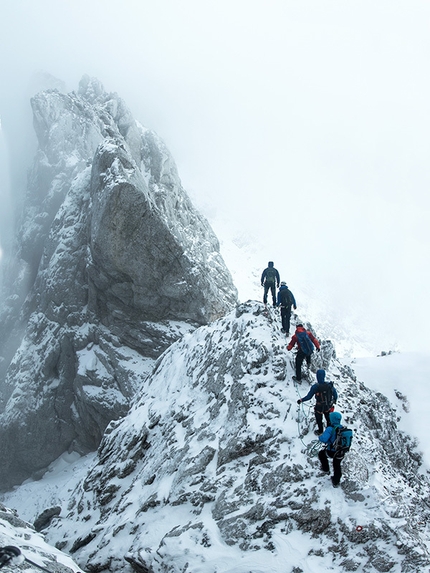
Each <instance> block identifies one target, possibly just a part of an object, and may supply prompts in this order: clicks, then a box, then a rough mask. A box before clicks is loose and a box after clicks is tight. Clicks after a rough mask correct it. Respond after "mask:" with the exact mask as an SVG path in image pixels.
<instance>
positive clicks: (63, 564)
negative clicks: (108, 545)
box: [0, 504, 81, 573]
mask: <svg viewBox="0 0 430 573" xmlns="http://www.w3.org/2000/svg"><path fill="white" fill-rule="evenodd" d="M0 526H1V528H0V556H1V558H2V559H3V556H4V550H5V549H6V555H10V557H11V560H10V561H8V562H7V564H6V565H4V566H3V568H2V569H3V571H5V573H7V572H8V571H49V572H50V573H79V572H81V569H80V568H79V567H78V565H77V564H76V563H75V562H74V561H73V560H72V559H71V558H70V557H69V556H68V555H66V554H64V553H62V552H61V551H59V550H58V549H56V548H55V547H52V546H49V545H48V543H46V541H45V540H44V539H43V536H42V535H41V534H40V533H38V532H37V531H36V529H35V528H34V527H33V526H32V525H31V524H30V523H27V522H26V521H24V520H22V519H21V518H20V517H19V515H18V514H17V513H16V511H12V510H10V509H8V508H7V507H5V506H4V505H2V504H0ZM8 549H9V551H8ZM10 549H12V553H11V552H10ZM14 553H15V555H16V556H13V554H14ZM5 562H6V561H5ZM0 563H1V564H2V565H3V563H4V562H3V561H0Z"/></svg>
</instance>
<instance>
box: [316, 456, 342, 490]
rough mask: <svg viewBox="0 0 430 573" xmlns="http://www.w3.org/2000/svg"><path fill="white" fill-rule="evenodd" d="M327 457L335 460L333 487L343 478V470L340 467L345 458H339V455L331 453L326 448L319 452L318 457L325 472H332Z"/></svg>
mask: <svg viewBox="0 0 430 573" xmlns="http://www.w3.org/2000/svg"><path fill="white" fill-rule="evenodd" d="M327 456H328V457H329V458H332V460H333V485H337V484H338V483H339V482H340V478H341V477H342V469H341V467H340V464H341V463H342V460H343V456H342V457H338V455H336V456H335V454H334V452H331V451H330V450H327V449H326V448H324V449H323V450H320V451H319V452H318V457H319V460H320V462H321V468H322V470H323V472H328V471H330V467H329V465H328V459H327Z"/></svg>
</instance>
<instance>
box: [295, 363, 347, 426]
mask: <svg viewBox="0 0 430 573" xmlns="http://www.w3.org/2000/svg"><path fill="white" fill-rule="evenodd" d="M313 396H315V408H314V412H315V421H316V423H317V426H318V429H317V430H316V431H315V433H316V434H317V435H320V434H322V433H323V430H324V429H323V416H324V417H325V419H326V422H327V426H329V425H330V410H331V409H332V408H333V406H334V404H336V402H337V391H336V388H335V387H334V386H333V382H326V380H325V370H323V369H322V368H320V369H319V370H317V382H316V384H313V385H312V386H311V388H310V390H309V392H308V393H307V394H306V396H305V397H304V398H300V399H299V400H297V404H301V403H302V402H307V401H308V400H310V399H311V398H312V397H313Z"/></svg>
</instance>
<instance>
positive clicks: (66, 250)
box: [0, 76, 237, 488]
mask: <svg viewBox="0 0 430 573" xmlns="http://www.w3.org/2000/svg"><path fill="white" fill-rule="evenodd" d="M32 107H33V114H34V127H35V131H36V134H37V137H38V141H39V149H38V151H37V155H36V158H35V161H34V165H33V168H32V170H31V172H30V176H29V183H28V192H27V198H26V202H25V205H24V211H23V214H22V221H21V227H20V230H19V233H18V235H17V239H16V252H15V257H14V259H13V260H11V261H10V264H9V266H8V270H7V272H6V273H5V277H6V287H7V289H6V290H7V292H6V293H5V295H6V296H5V303H4V305H3V307H2V311H1V314H0V326H1V328H0V458H1V459H2V460H3V463H2V464H1V465H0V484H1V487H2V488H7V487H10V486H11V485H13V484H15V483H19V482H21V481H22V480H24V479H26V478H27V477H29V476H30V475H32V474H33V473H34V472H38V471H41V470H43V468H46V467H47V465H49V463H50V462H51V461H53V460H54V459H55V458H57V457H58V456H59V455H60V454H61V453H63V452H64V451H67V450H76V451H78V452H87V451H89V450H94V449H96V448H97V446H98V444H99V443H100V440H101V437H102V435H103V432H104V430H105V428H106V426H107V425H108V424H109V422H110V421H111V420H115V419H119V418H121V417H122V416H124V415H125V414H126V413H127V411H128V409H129V407H130V404H131V401H132V399H133V397H134V395H135V393H136V391H137V389H139V390H140V388H141V387H142V384H143V382H144V379H145V377H146V375H147V374H148V373H149V372H150V370H151V368H152V364H153V361H154V360H155V359H157V357H158V356H160V354H162V352H163V351H164V350H165V349H166V348H168V346H170V345H171V344H172V343H173V342H174V341H175V340H177V339H178V338H180V337H181V336H182V335H183V334H184V333H185V332H189V331H190V330H193V329H194V328H196V327H197V326H198V325H201V324H206V323H208V322H210V321H213V320H215V319H217V318H219V317H220V316H222V315H224V314H225V312H227V311H228V310H229V309H231V308H232V307H233V306H235V304H236V300H237V292H236V289H235V287H234V285H233V283H232V279H231V276H230V273H229V271H228V270H227V268H226V266H225V264H224V261H223V259H222V257H221V255H220V252H219V243H218V240H217V238H216V237H215V235H214V233H213V231H212V230H211V228H210V226H209V224H208V223H207V221H206V220H205V219H204V218H203V217H202V216H201V215H200V214H199V213H198V212H197V211H196V210H195V209H194V207H193V205H192V204H191V202H190V200H189V198H188V196H187V194H186V192H185V191H184V189H183V187H182V185H181V182H180V179H179V176H178V173H177V170H176V166H175V164H174V161H173V159H172V157H171V155H170V154H169V152H168V150H167V149H166V147H165V145H164V144H163V143H162V142H161V140H160V139H159V138H158V137H157V136H156V135H155V134H154V133H152V132H150V131H149V130H146V129H145V128H143V127H142V126H141V125H140V124H138V123H137V122H136V121H135V120H134V119H133V117H132V115H131V113H130V111H129V110H128V109H127V107H126V105H125V104H124V102H123V101H122V100H121V99H120V98H119V97H118V96H117V95H116V94H113V93H107V92H105V90H104V88H103V86H102V85H101V84H100V82H98V81H97V80H95V79H93V78H89V77H87V76H84V78H83V79H82V81H81V83H80V86H79V90H78V92H77V93H74V92H72V93H69V94H64V93H60V92H59V91H57V90H48V91H45V92H42V93H39V94H37V95H36V96H34V98H33V99H32Z"/></svg>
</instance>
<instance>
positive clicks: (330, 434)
mask: <svg viewBox="0 0 430 573" xmlns="http://www.w3.org/2000/svg"><path fill="white" fill-rule="evenodd" d="M341 421H342V414H340V413H339V412H331V414H330V424H331V425H330V426H327V428H326V429H325V431H324V433H323V434H321V436H320V437H319V438H318V439H319V441H320V442H322V443H323V444H326V445H327V447H326V448H324V449H322V450H320V451H319V452H318V458H319V460H320V462H321V471H323V472H324V473H327V474H328V473H330V467H329V463H328V458H327V456H328V457H329V458H331V459H332V460H333V475H332V478H331V482H332V484H333V487H337V486H338V485H339V482H340V478H341V477H342V468H341V463H342V460H343V458H344V454H339V453H336V452H335V450H334V447H333V444H334V441H335V439H336V428H342V427H343V426H342V425H341Z"/></svg>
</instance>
